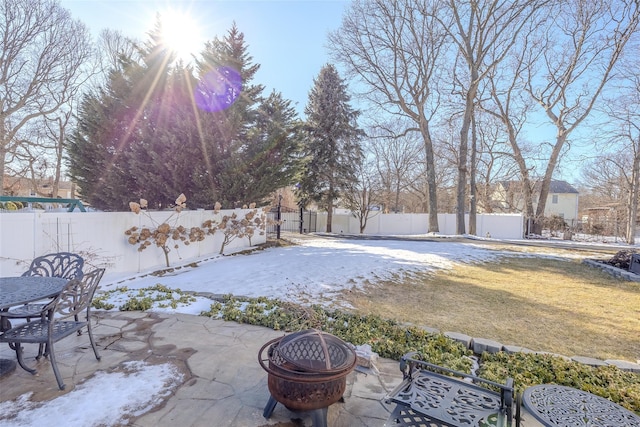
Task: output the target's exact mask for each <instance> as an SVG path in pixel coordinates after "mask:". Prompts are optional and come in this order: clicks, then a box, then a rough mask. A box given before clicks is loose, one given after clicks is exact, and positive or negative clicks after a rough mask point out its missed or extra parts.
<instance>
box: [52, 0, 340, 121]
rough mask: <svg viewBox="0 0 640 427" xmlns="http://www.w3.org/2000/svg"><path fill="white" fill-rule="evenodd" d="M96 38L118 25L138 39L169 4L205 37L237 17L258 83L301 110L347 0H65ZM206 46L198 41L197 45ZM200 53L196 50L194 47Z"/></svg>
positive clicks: (225, 27) (216, 33) (223, 31)
mask: <svg viewBox="0 0 640 427" xmlns="http://www.w3.org/2000/svg"><path fill="white" fill-rule="evenodd" d="M60 3H61V5H62V6H63V7H64V8H66V9H68V10H69V11H70V12H71V14H72V16H73V17H74V18H76V19H80V20H81V21H82V22H84V23H85V24H86V25H87V26H89V28H90V29H91V31H92V34H93V35H94V37H97V35H98V34H99V33H100V31H101V30H102V29H105V28H109V29H112V30H119V31H121V32H122V33H123V34H124V35H126V36H130V37H135V38H137V39H140V40H144V39H145V38H146V33H147V32H148V31H149V30H150V29H151V28H152V26H153V23H154V20H155V17H156V13H157V12H161V13H162V12H164V11H166V10H168V9H171V10H177V11H182V12H183V13H186V14H189V15H191V16H192V18H193V19H194V21H195V24H196V25H197V26H198V27H199V28H200V33H201V36H202V42H203V43H204V40H205V39H208V40H210V39H213V38H214V37H215V36H218V37H222V36H224V35H225V34H226V32H227V31H228V30H229V28H230V27H231V25H232V23H233V22H234V21H235V22H236V24H237V26H238V29H239V30H240V31H242V32H243V33H244V35H245V41H246V42H247V44H248V47H249V54H250V55H251V56H252V57H253V62H254V63H258V64H260V65H261V67H260V71H259V72H258V74H257V75H256V78H255V80H254V83H260V84H263V85H265V86H266V90H265V95H267V94H269V93H270V92H271V90H272V89H275V90H277V91H279V92H281V93H282V94H283V96H284V97H285V98H287V99H290V100H291V101H293V103H294V106H295V107H296V109H297V110H298V112H299V113H302V112H303V110H304V106H305V105H306V102H307V96H308V94H309V90H310V89H311V87H312V85H313V79H314V78H315V77H316V76H317V75H318V73H319V72H320V69H321V68H322V66H323V65H324V64H326V63H327V62H329V57H328V52H327V49H326V48H325V45H326V41H327V34H328V32H329V31H332V30H335V29H337V28H338V27H339V26H340V23H341V19H342V13H343V11H344V9H345V7H346V6H347V5H348V1H346V0H316V1H313V0H61V2H60ZM200 47H202V45H199V46H198V48H200ZM196 53H197V52H196Z"/></svg>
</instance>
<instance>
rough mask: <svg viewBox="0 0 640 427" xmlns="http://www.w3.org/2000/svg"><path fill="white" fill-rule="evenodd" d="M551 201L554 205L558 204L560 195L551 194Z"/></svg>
mask: <svg viewBox="0 0 640 427" xmlns="http://www.w3.org/2000/svg"><path fill="white" fill-rule="evenodd" d="M551 203H553V204H554V205H557V204H558V195H557V194H554V195H552V196H551Z"/></svg>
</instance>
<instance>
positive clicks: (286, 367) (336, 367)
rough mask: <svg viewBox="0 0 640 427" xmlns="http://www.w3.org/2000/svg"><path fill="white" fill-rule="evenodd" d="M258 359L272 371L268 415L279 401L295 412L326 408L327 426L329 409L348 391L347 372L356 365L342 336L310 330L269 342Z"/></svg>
mask: <svg viewBox="0 0 640 427" xmlns="http://www.w3.org/2000/svg"><path fill="white" fill-rule="evenodd" d="M265 350H266V352H267V357H266V358H265V356H264V354H265ZM258 361H259V362H260V365H261V366H262V368H263V369H264V370H265V371H267V373H268V374H269V375H268V378H267V384H268V386H269V392H270V393H271V398H270V399H269V403H267V406H266V407H265V410H264V416H265V418H269V417H270V416H271V413H272V412H273V409H274V407H275V405H276V401H277V402H280V403H282V404H283V405H284V406H286V407H287V408H288V409H289V410H292V411H314V410H318V409H323V410H324V418H325V420H324V424H323V425H326V408H328V407H329V406H330V405H332V404H334V403H335V402H337V401H338V400H339V399H340V398H341V397H342V395H343V394H344V391H345V388H346V383H347V375H348V374H349V373H350V372H351V371H352V370H353V369H354V368H355V366H356V353H355V351H354V350H353V348H352V347H350V346H349V345H348V344H347V343H345V342H344V341H342V340H341V339H340V338H338V337H336V336H334V335H331V334H328V333H326V332H321V331H319V330H316V329H309V330H305V331H300V332H296V333H293V334H290V335H287V336H285V337H282V338H276V339H274V340H271V341H269V342H267V343H266V344H264V345H263V346H262V348H261V349H260V351H259V353H258ZM321 424H322V423H321ZM314 425H316V418H315V417H314Z"/></svg>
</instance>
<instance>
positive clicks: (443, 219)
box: [316, 212, 524, 239]
mask: <svg viewBox="0 0 640 427" xmlns="http://www.w3.org/2000/svg"><path fill="white" fill-rule="evenodd" d="M438 226H439V228H440V232H439V234H441V235H455V234H456V216H455V214H438ZM326 227H327V214H326V213H322V212H318V216H317V227H316V231H318V232H323V231H325V230H326ZM465 227H466V228H465V229H466V230H467V232H468V231H469V216H468V215H465ZM476 227H477V232H476V235H477V236H479V237H492V238H495V239H522V238H523V236H524V218H523V216H522V215H521V214H478V215H477V221H476ZM428 229H429V214H383V213H373V215H372V216H371V217H370V218H369V220H368V221H367V227H366V228H365V230H364V234H371V235H376V234H377V235H412V234H413V235H415V234H427V231H428ZM331 230H332V232H333V233H345V234H359V233H360V223H359V221H358V219H356V218H355V217H354V216H353V215H351V214H333V219H332V221H331Z"/></svg>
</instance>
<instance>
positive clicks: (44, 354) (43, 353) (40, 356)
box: [36, 344, 47, 360]
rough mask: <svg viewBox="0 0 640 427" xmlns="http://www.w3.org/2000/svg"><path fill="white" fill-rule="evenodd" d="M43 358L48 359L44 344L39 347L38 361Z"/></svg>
mask: <svg viewBox="0 0 640 427" xmlns="http://www.w3.org/2000/svg"><path fill="white" fill-rule="evenodd" d="M42 356H44V357H47V354H46V353H45V351H44V344H39V345H38V355H37V356H36V360H40V359H41V358H42Z"/></svg>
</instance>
